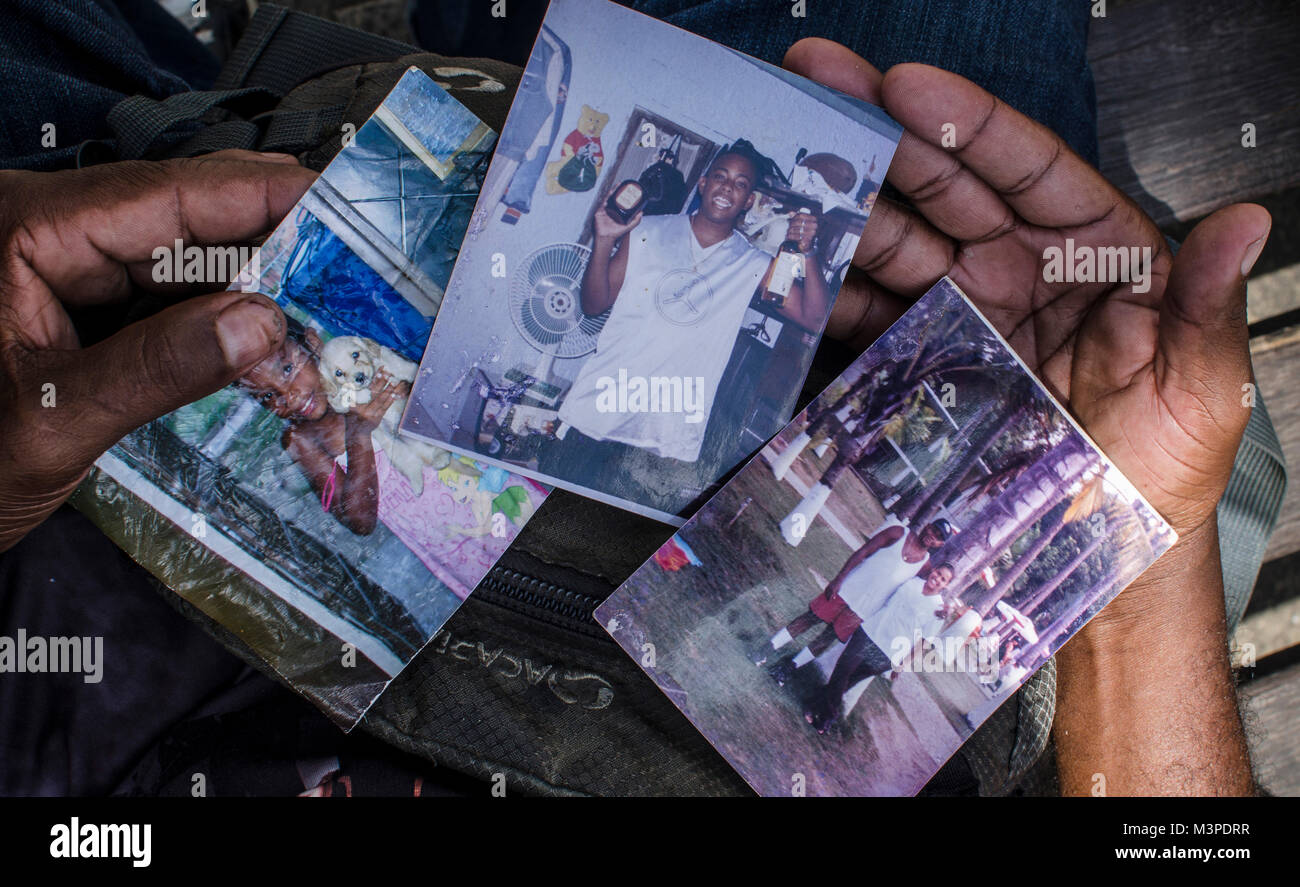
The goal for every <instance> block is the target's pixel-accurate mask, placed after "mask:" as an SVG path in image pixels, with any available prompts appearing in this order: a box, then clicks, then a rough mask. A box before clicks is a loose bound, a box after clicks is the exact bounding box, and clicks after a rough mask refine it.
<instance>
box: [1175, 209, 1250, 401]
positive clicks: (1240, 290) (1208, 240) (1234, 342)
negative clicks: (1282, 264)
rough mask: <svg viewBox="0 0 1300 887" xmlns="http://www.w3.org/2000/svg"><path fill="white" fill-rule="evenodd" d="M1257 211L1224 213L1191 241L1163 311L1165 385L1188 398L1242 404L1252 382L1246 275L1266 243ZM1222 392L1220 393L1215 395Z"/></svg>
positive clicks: (1205, 224) (1194, 231) (1177, 262)
mask: <svg viewBox="0 0 1300 887" xmlns="http://www.w3.org/2000/svg"><path fill="white" fill-rule="evenodd" d="M1271 225H1272V219H1271V217H1270V216H1269V214H1268V211H1267V210H1266V209H1264V208H1263V207H1262V206H1256V205H1254V204H1249V203H1239V204H1235V205H1233V206H1228V207H1224V208H1223V209H1221V210H1219V211H1218V212H1216V213H1214V214H1213V215H1211V216H1210V217H1209V218H1207V219H1205V220H1204V221H1203V222H1201V223H1200V224H1199V225H1197V226H1196V227H1195V228H1194V229H1192V233H1191V234H1189V235H1188V237H1187V240H1186V241H1185V242H1184V243H1183V246H1182V249H1181V250H1180V251H1179V253H1178V255H1177V257H1176V258H1175V259H1174V263H1173V268H1172V270H1171V271H1170V274H1169V282H1168V285H1167V286H1166V288H1165V295H1164V300H1163V302H1162V304H1161V308H1160V321H1159V324H1160V325H1159V334H1160V352H1159V353H1160V355H1161V358H1162V359H1163V363H1164V366H1163V367H1162V369H1163V370H1164V371H1165V377H1164V381H1165V382H1166V383H1169V384H1172V385H1174V386H1175V387H1176V388H1178V389H1180V390H1182V391H1185V392H1205V391H1206V389H1207V387H1209V388H1210V389H1211V391H1212V393H1214V394H1217V395H1219V396H1231V397H1233V398H1234V399H1235V398H1239V397H1240V393H1241V385H1243V384H1244V383H1246V382H1249V381H1250V375H1251V371H1250V348H1249V344H1250V334H1249V332H1248V330H1247V328H1246V276H1247V275H1248V274H1250V269H1251V267H1252V266H1253V265H1254V264H1255V260H1256V259H1258V258H1259V254H1260V252H1261V251H1262V250H1263V248H1264V243H1265V241H1266V240H1267V239H1268V232H1269V228H1270V227H1271ZM1216 389H1222V390H1216Z"/></svg>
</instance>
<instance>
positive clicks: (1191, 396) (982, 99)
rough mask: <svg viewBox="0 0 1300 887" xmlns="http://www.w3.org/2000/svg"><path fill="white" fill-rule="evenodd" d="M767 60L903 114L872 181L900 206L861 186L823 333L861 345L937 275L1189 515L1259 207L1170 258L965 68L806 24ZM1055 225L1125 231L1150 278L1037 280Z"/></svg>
mask: <svg viewBox="0 0 1300 887" xmlns="http://www.w3.org/2000/svg"><path fill="white" fill-rule="evenodd" d="M785 64H786V67H787V68H790V69H791V70H794V71H796V72H798V73H801V74H804V75H805V76H808V77H811V78H813V79H816V80H818V81H820V82H822V83H825V84H827V85H828V86H832V87H834V88H836V89H839V90H841V91H843V92H846V93H849V94H850V95H855V96H858V97H860V98H863V99H866V100H868V101H871V102H873V103H876V104H880V105H882V106H883V107H884V108H885V109H886V110H887V111H888V112H889V113H890V114H891V115H892V116H893V117H894V118H895V119H896V120H898V121H899V123H901V124H902V125H903V126H904V128H905V129H906V133H905V134H904V136H903V139H902V141H901V142H900V143H899V147H898V151H897V153H896V154H895V156H894V160H893V163H892V165H891V166H890V169H889V173H888V180H889V181H890V183H891V184H893V185H894V187H896V188H897V189H898V190H899V191H900V192H901V193H902V194H904V195H906V197H907V198H908V200H909V202H910V203H911V206H910V207H905V206H902V205H900V204H897V203H893V202H890V201H889V200H886V199H884V198H881V199H880V200H878V201H877V203H876V206H875V208H874V210H873V211H872V215H871V219H870V222H869V223H868V225H867V229H866V232H865V233H864V235H863V238H862V241H861V243H860V245H859V248H858V251H857V254H856V256H855V258H854V265H855V267H856V268H857V269H858V271H857V272H855V273H854V274H851V275H850V276H849V278H848V279H847V280H846V282H845V286H844V290H843V291H842V293H841V296H840V299H839V302H838V303H837V305H836V307H835V311H834V313H833V314H832V317H831V322H830V326H829V328H828V329H829V332H830V334H831V335H834V336H837V337H839V338H847V339H849V340H850V341H852V342H854V343H855V344H858V345H860V346H863V347H865V346H866V345H868V344H870V342H871V341H873V340H874V339H875V337H876V336H877V335H879V333H880V332H881V331H883V329H884V328H885V327H886V326H887V325H888V324H889V323H891V322H892V321H893V320H894V319H895V318H896V317H897V316H898V315H899V314H900V313H901V312H902V311H903V310H905V309H906V307H907V304H908V302H909V301H910V300H911V299H914V298H915V297H917V296H918V295H920V294H921V293H923V292H925V290H927V289H928V288H929V287H930V286H931V285H932V284H933V283H934V282H935V281H936V280H938V279H939V278H940V277H942V276H944V275H945V274H946V275H949V276H950V277H952V279H953V280H954V281H955V282H956V283H957V284H958V286H960V287H961V288H962V289H963V290H965V292H966V294H967V295H968V296H969V297H970V298H971V299H972V301H974V302H975V304H976V305H977V306H978V307H979V308H980V309H981V310H982V311H983V312H984V313H985V315H986V316H987V317H988V318H989V320H990V321H991V322H992V323H993V324H994V326H996V327H997V329H998V331H999V332H1001V333H1002V334H1003V336H1005V337H1006V338H1007V340H1008V341H1009V342H1010V343H1011V345H1012V347H1014V348H1015V349H1016V351H1017V353H1018V354H1019V355H1020V357H1021V358H1022V359H1023V360H1024V361H1025V363H1027V364H1028V365H1029V366H1030V367H1031V368H1032V369H1033V370H1034V371H1035V372H1037V373H1038V375H1039V377H1040V378H1041V379H1042V380H1043V382H1044V383H1045V384H1046V385H1047V387H1048V388H1049V389H1050V390H1051V391H1052V392H1053V393H1054V394H1056V395H1057V396H1058V397H1059V398H1060V399H1061V400H1062V401H1063V402H1065V403H1066V404H1068V406H1069V408H1070V409H1071V411H1072V412H1073V413H1074V415H1075V417H1076V418H1077V419H1079V421H1080V422H1081V423H1082V424H1083V426H1084V427H1085V428H1086V429H1087V430H1088V432H1089V433H1090V434H1091V435H1092V436H1093V438H1094V439H1095V440H1096V441H1097V443H1098V445H1100V446H1101V447H1102V449H1103V450H1105V452H1106V453H1107V455H1109V456H1110V457H1111V458H1112V459H1113V460H1114V461H1115V462H1116V464H1117V465H1119V467H1120V468H1121V470H1123V471H1124V472H1125V474H1126V475H1128V477H1129V478H1130V479H1131V480H1132V481H1133V482H1134V484H1136V485H1137V487H1138V488H1139V489H1140V490H1141V491H1142V493H1143V494H1144V495H1146V496H1147V497H1148V499H1150V501H1151V502H1152V504H1153V505H1154V506H1155V507H1156V508H1157V509H1158V510H1159V511H1160V512H1161V513H1162V514H1163V515H1164V516H1165V517H1166V519H1168V520H1169V521H1170V523H1172V524H1173V525H1174V527H1175V529H1177V530H1178V531H1179V532H1180V533H1186V532H1188V531H1190V530H1192V529H1194V528H1196V527H1199V526H1200V525H1201V524H1202V523H1204V522H1205V520H1206V518H1207V517H1208V516H1209V515H1210V514H1211V513H1212V512H1213V510H1214V507H1215V504H1216V503H1217V501H1218V499H1219V497H1220V495H1221V494H1222V492H1223V489H1224V486H1225V485H1226V483H1227V479H1228V475H1229V473H1230V471H1231V468H1232V462H1233V458H1234V456H1235V454H1236V451H1237V447H1238V444H1239V442H1240V438H1241V434H1242V432H1243V431H1244V429H1245V426H1246V423H1247V421H1248V419H1249V410H1248V409H1247V408H1246V406H1247V404H1249V403H1250V401H1249V399H1248V398H1246V397H1245V396H1244V394H1245V393H1246V392H1248V389H1244V388H1243V386H1245V385H1246V384H1247V383H1249V382H1250V380H1251V370H1250V356H1249V351H1248V348H1247V343H1248V336H1247V331H1246V319H1245V281H1244V275H1245V274H1246V273H1247V272H1248V271H1249V268H1250V265H1251V264H1253V262H1254V260H1255V258H1257V257H1258V255H1259V251H1260V250H1261V249H1262V248H1263V244H1264V240H1265V238H1266V237H1267V234H1268V228H1269V217H1268V214H1267V212H1266V211H1265V210H1263V209H1262V208H1261V207H1257V206H1252V205H1244V204H1243V205H1236V206H1231V207H1228V208H1226V209H1223V210H1220V211H1219V212H1217V213H1215V214H1214V215H1213V216H1211V217H1210V218H1208V219H1206V220H1205V221H1204V222H1203V223H1202V224H1201V225H1199V226H1198V227H1197V228H1196V229H1195V230H1194V231H1193V232H1192V234H1191V235H1190V237H1189V238H1188V240H1187V242H1186V244H1185V245H1184V246H1183V248H1182V250H1181V251H1180V253H1179V255H1178V257H1177V259H1176V260H1175V258H1174V256H1173V255H1172V253H1171V252H1170V250H1169V248H1168V247H1167V245H1166V244H1165V241H1164V238H1163V237H1162V236H1161V234H1160V232H1159V230H1158V229H1157V228H1156V226H1155V224H1154V223H1153V222H1152V221H1151V219H1150V218H1148V217H1147V216H1146V214H1145V213H1143V212H1142V210H1141V209H1139V208H1138V206H1137V205H1136V204H1135V203H1133V202H1132V201H1131V200H1129V199H1128V198H1127V197H1126V196H1125V195H1123V194H1122V193H1121V192H1120V191H1119V190H1117V189H1116V188H1115V187H1114V186H1112V185H1111V184H1110V183H1109V182H1107V181H1106V180H1105V179H1104V178H1103V177H1102V176H1101V174H1100V173H1099V172H1097V171H1096V170H1095V169H1093V168H1092V167H1091V166H1089V165H1088V164H1087V163H1086V162H1085V161H1083V160H1082V159H1081V158H1080V157H1078V156H1077V155H1076V154H1074V153H1073V152H1072V151H1071V150H1070V148H1069V147H1068V146H1066V145H1065V143H1064V142H1063V140H1062V139H1061V138H1060V137H1059V136H1057V135H1056V134H1055V133H1053V132H1051V131H1050V130H1048V129H1047V128H1045V127H1043V126H1042V125H1040V124H1038V123H1036V122H1034V121H1032V120H1030V119H1029V118H1027V117H1025V116H1024V115H1022V114H1020V113H1018V112H1017V111H1015V110H1013V109H1012V108H1010V107H1009V106H1007V105H1006V104H1004V103H1003V102H1001V101H999V100H997V99H996V98H994V97H993V96H991V95H990V94H989V93H987V92H985V91H984V90H983V89H981V88H979V87H978V86H976V85H975V84H973V83H971V82H970V81H968V80H965V79H964V78H962V77H959V76H957V75H955V74H951V73H948V72H946V71H942V70H939V69H937V68H932V67H928V66H925V65H911V64H909V65H898V66H896V67H895V68H893V69H891V70H890V71H889V72H888V73H886V74H885V75H883V76H882V75H881V74H880V73H879V72H878V71H876V70H875V69H874V68H873V67H871V65H869V64H868V63H867V62H865V61H863V60H862V59H861V58H859V57H858V56H856V55H855V54H853V53H852V52H851V51H850V50H848V49H846V48H844V47H842V46H839V45H838V44H835V43H831V42H829V41H825V40H819V39H809V40H804V41H801V42H800V43H798V44H796V45H795V46H794V47H792V48H791V50H790V52H789V54H787V56H786V60H785ZM945 142H947V145H948V146H947V147H945V144H944V143H945ZM1067 238H1070V239H1072V240H1073V241H1074V244H1075V248H1076V249H1079V248H1093V249H1102V248H1113V247H1122V248H1125V249H1126V250H1131V248H1134V247H1136V248H1137V249H1138V255H1149V257H1150V269H1149V271H1150V279H1149V282H1150V288H1149V289H1147V290H1146V291H1145V292H1136V291H1135V288H1134V286H1133V285H1132V284H1131V283H1127V282H1110V283H1056V282H1052V283H1049V282H1047V280H1045V278H1044V273H1043V268H1044V263H1045V258H1044V251H1045V250H1047V249H1048V248H1049V247H1057V248H1060V249H1064V248H1065V246H1066V243H1065V242H1066V239H1067ZM1145 249H1149V252H1145ZM1066 261H1067V262H1069V261H1070V259H1069V256H1068V253H1067V254H1066ZM1138 288H1144V287H1138Z"/></svg>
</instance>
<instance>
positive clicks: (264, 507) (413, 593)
mask: <svg viewBox="0 0 1300 887" xmlns="http://www.w3.org/2000/svg"><path fill="white" fill-rule="evenodd" d="M493 140H494V133H493V132H492V131H491V130H490V129H489V128H488V127H487V126H485V125H484V124H482V123H481V122H480V121H478V120H477V118H475V117H474V116H473V115H472V114H471V113H470V112H469V111H468V110H466V109H465V108H464V107H463V106H461V105H460V104H459V103H458V102H456V101H455V100H454V99H453V98H452V97H451V96H449V95H448V94H447V93H446V92H445V91H443V90H442V89H441V88H440V87H438V86H437V85H436V84H435V83H434V82H433V81H432V80H430V79H429V78H428V77H427V76H426V75H425V74H424V73H422V72H421V71H419V70H418V69H411V70H410V71H408V72H407V73H406V74H404V75H403V77H402V79H401V80H400V81H399V82H398V84H397V86H396V87H395V88H394V89H393V91H392V92H391V93H390V94H389V95H388V97H387V98H386V99H385V100H384V102H383V104H381V105H380V106H379V108H378V110H377V111H376V112H375V114H374V115H373V116H372V117H371V118H370V120H368V121H367V122H366V123H365V124H364V125H363V126H362V127H360V129H358V130H357V131H356V132H355V135H354V136H353V137H352V138H351V139H349V140H348V141H347V142H346V143H345V146H344V147H343V149H342V150H341V151H340V152H339V154H338V155H337V156H336V158H335V159H334V160H333V161H332V162H331V163H330V164H329V166H328V167H327V168H326V169H325V170H324V172H323V173H322V174H321V176H320V178H319V179H317V181H316V183H315V184H314V185H312V187H311V189H310V190H309V191H308V192H307V193H306V194H305V195H304V196H303V198H302V199H301V200H300V201H299V203H298V204H297V206H296V207H295V208H294V209H293V211H292V212H291V213H290V214H289V216H288V218H286V219H285V221H284V222H283V223H281V224H280V226H279V227H278V228H276V230H275V231H274V232H273V233H272V234H271V235H270V236H269V237H268V238H267V240H266V241H265V242H264V243H263V244H262V245H261V248H260V249H259V250H258V251H257V253H256V255H255V256H254V258H253V260H252V262H251V263H250V264H249V266H247V267H245V268H244V269H243V271H242V272H241V275H240V277H239V279H237V280H236V281H235V282H234V283H233V284H232V286H231V288H232V289H241V290H244V291H248V292H260V293H263V294H265V295H268V296H270V297H272V298H273V299H274V300H275V301H276V302H277V303H278V304H279V305H280V307H281V309H282V310H283V312H284V317H285V321H286V324H287V329H286V333H285V337H284V343H283V345H282V346H281V347H280V349H279V350H278V352H276V353H274V354H272V355H271V356H270V357H268V358H267V359H265V360H263V361H262V362H261V363H259V364H257V365H256V366H254V367H253V368H252V369H251V370H249V371H248V372H246V373H245V374H244V375H243V376H242V377H240V378H239V379H238V380H237V381H236V382H235V383H234V384H233V385H231V386H229V387H227V388H226V389H225V390H223V391H220V392H218V393H216V394H213V395H212V396H210V397H207V398H205V399H203V400H200V401H198V402H197V403H194V404H191V405H189V406H186V407H183V408H182V409H180V410H177V411H175V412H173V413H171V414H170V415H168V416H165V417H163V418H162V419H159V420H157V421H155V422H153V423H151V424H149V425H147V426H145V427H143V428H141V429H139V430H137V431H135V432H133V433H131V434H129V435H127V437H126V438H124V439H123V440H122V441H121V442H120V443H119V444H118V445H117V446H116V447H114V448H113V449H112V450H110V451H109V452H108V453H107V454H105V455H104V456H103V457H101V458H100V460H99V461H98V463H97V468H98V471H99V475H100V476H99V479H98V481H97V482H98V484H99V485H100V489H106V488H111V489H114V490H117V489H119V488H120V490H121V491H123V492H124V493H125V494H126V496H127V498H126V499H124V500H122V502H123V504H122V506H121V507H122V508H126V510H128V511H129V512H131V513H132V514H135V515H139V514H142V513H147V512H148V511H153V512H155V513H156V514H157V515H160V516H161V518H163V519H166V520H167V521H170V522H171V523H172V524H173V525H175V526H178V527H180V528H181V529H182V530H184V531H186V532H187V533H188V534H189V535H190V536H191V537H192V538H193V540H194V541H195V543H196V544H198V545H200V546H202V547H203V548H204V549H205V550H206V554H205V555H204V556H202V557H199V560H200V561H201V564H199V565H198V566H199V567H200V568H201V569H199V572H200V575H202V576H203V577H204V580H205V581H203V582H196V581H195V577H194V576H193V575H192V574H191V572H192V568H193V567H194V566H195V565H194V564H192V563H190V561H189V560H186V559H178V558H177V557H175V553H174V552H172V551H170V550H169V549H168V548H167V547H166V546H158V545H153V546H147V545H146V546H142V547H141V548H142V550H141V551H140V552H138V553H137V556H138V557H140V558H141V559H142V563H144V565H145V566H146V567H148V568H149V569H150V570H152V571H153V572H155V574H157V575H159V576H160V578H162V579H163V580H164V582H167V583H168V584H169V585H171V586H172V587H173V588H174V589H176V591H177V593H178V594H181V595H182V596H183V597H185V598H186V599H187V600H188V601H189V602H190V603H192V604H193V605H194V606H196V607H198V608H199V609H200V610H202V611H204V612H205V613H207V614H208V615H209V616H210V617H211V618H212V619H214V620H215V621H216V622H218V623H220V624H221V625H222V627H223V628H225V629H227V630H229V631H231V632H233V633H235V634H236V635H238V636H240V637H241V639H243V640H244V641H245V642H247V643H248V645H249V646H250V647H251V648H252V650H253V651H254V652H255V653H256V654H257V655H258V656H260V657H262V658H263V659H264V660H265V661H266V662H267V663H268V664H269V665H270V666H271V667H272V668H274V669H275V670H276V671H277V672H278V673H279V674H280V675H281V676H283V677H285V678H286V679H287V680H288V681H289V682H290V683H291V684H293V685H294V686H295V688H297V689H299V690H300V691H301V692H303V693H304V694H305V695H307V696H308V697H309V698H311V699H312V700H313V701H315V702H316V703H317V704H318V705H321V706H322V707H323V708H324V709H325V710H326V712H327V713H328V714H330V715H331V716H332V717H334V718H336V719H337V720H338V721H340V722H341V723H343V724H345V725H347V726H351V725H352V724H354V723H355V722H356V720H357V719H359V718H360V717H361V715H362V714H363V713H364V711H365V710H366V708H367V707H368V706H369V704H370V703H371V702H372V701H373V699H374V698H375V697H376V696H377V695H378V694H379V692H380V691H382V689H383V687H384V686H385V685H386V684H387V683H388V681H389V680H391V678H392V677H394V676H395V675H396V674H397V673H398V672H399V671H400V670H401V669H402V668H403V666H405V664H406V663H407V662H409V661H410V660H411V659H412V658H413V657H414V656H415V654H416V653H417V652H418V651H419V650H420V649H421V648H422V647H423V646H424V645H425V643H427V642H428V640H429V639H430V638H431V637H433V635H434V634H435V633H436V632H437V631H438V630H439V629H440V628H441V627H442V625H443V623H445V622H446V620H447V619H448V618H449V617H450V616H451V614H452V613H453V612H455V610H456V608H457V607H458V606H459V605H460V602H461V601H463V600H464V599H465V598H466V597H467V596H468V595H469V593H470V592H471V591H473V590H474V587H475V586H476V585H477V584H478V583H479V581H480V580H481V579H482V578H483V576H484V575H485V574H486V573H487V571H488V570H489V569H491V567H492V565H493V563H495V562H496V560H497V558H498V557H500V555H501V553H502V552H503V551H505V549H506V547H507V546H508V545H509V544H510V541H511V540H512V539H513V538H514V536H515V535H516V533H517V532H518V531H519V529H520V527H522V526H523V524H524V523H525V522H526V521H527V520H528V518H529V517H530V516H531V515H532V514H533V512H534V511H536V509H537V506H538V505H540V504H541V502H542V500H543V499H544V498H545V496H546V494H547V492H549V490H548V488H546V487H544V486H542V485H541V484H539V483H537V482H536V481H534V480H531V479H528V478H524V477H519V476H516V475H513V474H511V473H510V472H508V471H506V470H504V469H502V468H500V467H498V466H495V465H489V464H487V463H485V462H481V461H476V460H474V459H471V458H469V457H466V456H463V455H460V454H455V453H451V452H448V451H447V450H444V449H440V448H438V447H436V446H433V445H431V444H428V443H425V442H423V441H418V440H410V439H407V438H405V437H402V436H399V434H398V433H397V426H398V421H399V419H400V417H401V414H402V409H403V407H404V405H405V401H406V399H407V398H408V397H409V395H410V390H411V385H412V383H413V382H414V381H415V372H416V366H417V361H418V360H419V358H420V354H421V353H422V351H423V348H424V343H425V340H426V339H427V337H428V333H429V329H430V327H431V325H432V321H433V317H434V315H436V314H437V311H438V306H439V304H440V303H441V301H442V295H443V290H444V288H445V287H446V284H447V280H448V278H449V276H450V273H451V268H452V265H453V264H454V262H455V258H456V253H457V249H458V246H459V244H460V241H461V238H462V236H463V233H464V231H465V228H466V226H467V225H468V223H469V218H470V214H471V211H472V208H473V205H474V198H475V196H476V195H477V193H478V190H479V187H480V186H481V185H482V180H483V174H484V172H485V170H486V165H487V159H488V157H489V155H490V153H491V149H492V144H493ZM126 503H129V505H127V504H126ZM108 514H112V512H111V510H110V511H109V512H108ZM122 517H123V516H122V514H120V513H118V514H117V515H116V520H117V522H118V523H119V524H121V522H122ZM151 519H152V520H158V518H156V517H155V518H151ZM128 550H132V549H131V548H128ZM190 560H193V558H191V559H190ZM169 580H170V581H169ZM226 582H230V583H232V584H231V586H230V587H229V588H226V587H223V583H226ZM348 654H351V655H348Z"/></svg>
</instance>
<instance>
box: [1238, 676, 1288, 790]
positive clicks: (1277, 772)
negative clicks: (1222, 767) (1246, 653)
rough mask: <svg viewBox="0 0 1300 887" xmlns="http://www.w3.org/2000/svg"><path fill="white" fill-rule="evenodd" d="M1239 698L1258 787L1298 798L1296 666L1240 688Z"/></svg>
mask: <svg viewBox="0 0 1300 887" xmlns="http://www.w3.org/2000/svg"><path fill="white" fill-rule="evenodd" d="M1281 655H1283V656H1285V655H1286V654H1281ZM1267 664H1268V660H1264V661H1262V662H1261V663H1260V666H1261V668H1263V667H1265V666H1267ZM1241 696H1242V698H1243V699H1244V701H1245V703H1246V706H1245V708H1246V718H1247V721H1246V724H1247V727H1246V733H1247V738H1248V740H1249V742H1250V753H1251V759H1252V760H1253V762H1254V765H1255V775H1256V777H1257V778H1258V780H1259V783H1260V785H1262V786H1263V787H1264V788H1265V789H1267V790H1268V791H1269V792H1271V793H1273V794H1274V795H1278V796H1286V797H1297V796H1300V664H1295V665H1290V666H1288V667H1286V668H1283V669H1282V670H1280V671H1275V672H1273V673H1271V674H1267V675H1265V676H1263V677H1260V678H1257V679H1255V680H1253V681H1249V682H1247V683H1245V684H1242V686H1241Z"/></svg>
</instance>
